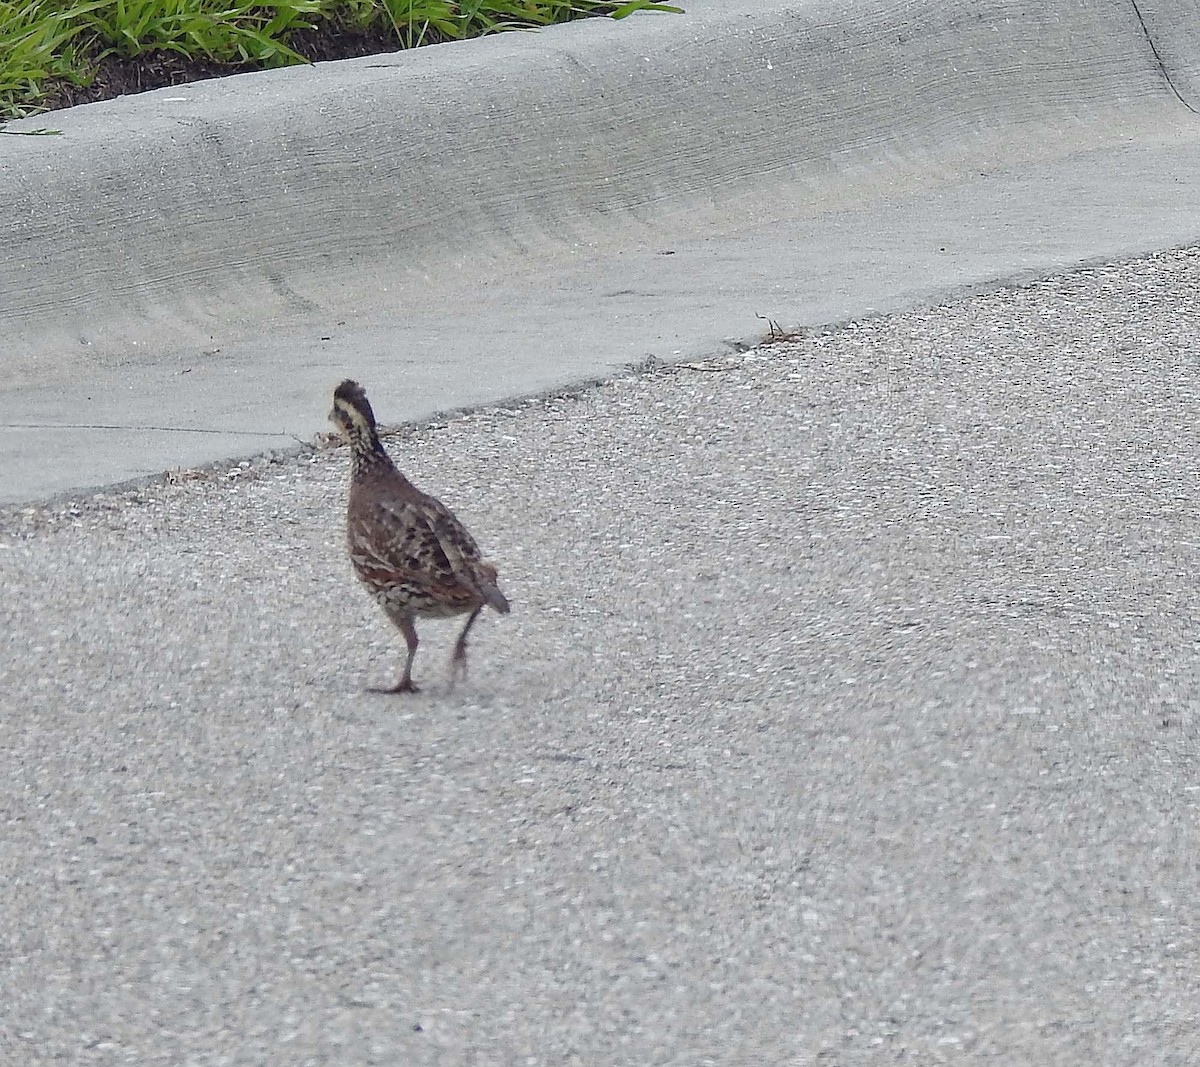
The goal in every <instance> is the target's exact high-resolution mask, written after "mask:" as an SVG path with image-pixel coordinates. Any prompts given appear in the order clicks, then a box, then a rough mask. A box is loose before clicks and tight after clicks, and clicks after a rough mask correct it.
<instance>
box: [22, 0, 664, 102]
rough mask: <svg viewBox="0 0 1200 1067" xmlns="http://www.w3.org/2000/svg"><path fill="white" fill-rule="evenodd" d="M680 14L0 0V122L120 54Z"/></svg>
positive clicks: (270, 49)
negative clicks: (326, 34) (315, 33)
mask: <svg viewBox="0 0 1200 1067" xmlns="http://www.w3.org/2000/svg"><path fill="white" fill-rule="evenodd" d="M640 10H657V11H679V10H680V8H678V7H673V6H670V5H668V4H665V3H657V2H653V0H629V2H614V3H602V2H593V0H461V2H459V3H452V2H450V0H274V2H272V0H266V2H258V3H249V2H246V0H82V2H79V0H0V119H3V118H15V117H19V116H21V115H28V114H33V113H35V112H37V111H39V110H44V108H45V102H46V101H47V100H53V97H54V90H55V86H56V85H63V84H73V85H88V84H90V80H91V78H92V75H93V71H94V69H95V66H96V63H97V62H99V61H100V60H101V59H103V58H105V57H107V56H110V55H116V56H119V57H121V58H124V59H129V60H135V59H136V58H137V57H138V56H140V55H143V54H145V53H148V52H177V53H179V54H180V55H182V56H185V57H187V58H189V59H204V60H208V61H211V62H215V63H221V64H228V65H230V68H231V71H232V70H237V69H260V68H267V67H279V66H287V65H289V64H292V63H304V62H307V60H306V59H305V58H304V56H303V55H301V54H300V52H299V51H298V50H296V49H295V48H293V44H295V42H294V41H293V40H292V35H293V34H295V33H296V32H297V31H302V30H309V29H315V28H319V27H324V28H326V29H328V30H334V31H340V30H348V31H351V32H353V31H354V30H368V29H369V30H377V29H379V28H390V29H391V30H392V31H393V32H394V33H395V36H396V38H397V40H398V41H399V44H400V46H402V47H413V46H416V45H421V44H430V43H434V42H441V41H456V40H460V39H462V38H466V37H479V36H481V35H483V34H488V33H496V32H498V31H501V30H510V29H528V28H531V27H538V26H548V25H551V24H552V23H557V22H567V21H569V20H571V19H576V18H584V17H588V16H594V15H607V16H611V17H612V18H624V17H625V16H626V15H629V14H632V13H633V12H634V11H640Z"/></svg>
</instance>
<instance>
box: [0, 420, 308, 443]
mask: <svg viewBox="0 0 1200 1067" xmlns="http://www.w3.org/2000/svg"><path fill="white" fill-rule="evenodd" d="M0 430H125V431H127V432H133V431H135V430H151V431H154V432H158V433H211V434H220V435H222V436H225V437H286V438H287V439H288V440H289V441H292V440H295V439H296V438H295V435H294V434H290V433H284V432H283V431H282V430H280V431H278V432H271V431H269V430H213V429H207V428H202V427H197V426H118V425H115V424H111V423H103V422H4V423H0Z"/></svg>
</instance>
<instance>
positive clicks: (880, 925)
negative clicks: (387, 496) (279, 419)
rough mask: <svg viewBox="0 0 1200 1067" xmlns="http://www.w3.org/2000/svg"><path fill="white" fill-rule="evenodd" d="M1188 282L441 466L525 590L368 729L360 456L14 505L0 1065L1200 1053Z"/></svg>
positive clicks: (480, 415)
mask: <svg viewBox="0 0 1200 1067" xmlns="http://www.w3.org/2000/svg"><path fill="white" fill-rule="evenodd" d="M1198 293H1200V252H1198V251H1196V250H1190V251H1178V252H1171V253H1164V254H1161V255H1154V256H1151V257H1148V258H1145V259H1141V260H1137V261H1133V262H1129V263H1125V264H1120V265H1114V266H1108V267H1101V268H1096V269H1089V270H1085V271H1081V272H1078V273H1074V274H1071V275H1068V276H1064V277H1059V278H1054V279H1051V280H1048V281H1045V282H1041V283H1037V284H1034V285H1032V286H1029V287H1027V288H1018V289H1006V290H1002V291H998V292H994V293H990V294H986V295H981V296H975V297H972V298H969V299H966V300H964V301H961V302H958V303H955V304H951V305H947V306H944V307H938V308H934V309H930V310H923V311H913V312H907V313H903V314H898V315H894V316H891V317H886V318H877V319H872V320H868V321H861V322H857V323H853V324H851V325H849V326H846V327H844V328H839V329H834V330H829V331H823V332H818V333H814V334H812V335H809V336H804V337H799V338H796V339H794V340H791V341H788V342H785V343H778V344H774V345H770V346H767V347H764V348H761V349H756V350H753V351H751V352H748V353H745V354H741V355H737V356H732V357H728V358H721V359H718V360H711V361H701V362H697V363H693V364H690V365H680V366H674V367H662V368H658V369H655V370H651V371H650V372H648V373H645V374H641V375H637V376H629V377H624V378H619V379H615V380H612V381H609V382H607V383H605V384H602V385H600V386H597V387H593V388H590V389H587V390H583V391H581V392H579V393H577V394H574V395H565V394H564V395H558V396H548V397H543V398H540V399H537V400H533V401H526V402H523V403H521V404H518V405H515V406H513V407H510V408H494V409H488V410H481V411H477V412H474V413H470V414H466V415H462V416H460V417H455V418H451V419H448V420H446V421H444V422H441V423H435V424H429V425H425V426H421V427H409V428H407V429H403V430H401V431H400V432H399V433H398V434H397V435H395V436H393V437H391V438H390V439H389V447H390V449H391V451H392V453H393V454H394V455H395V456H396V457H397V460H398V462H399V463H400V465H401V467H402V469H404V470H406V471H407V472H408V473H409V474H410V476H411V477H413V479H414V480H415V481H416V482H417V483H418V484H419V485H421V486H422V487H424V488H426V489H428V490H430V491H433V492H435V493H437V494H438V495H440V496H441V497H442V498H443V499H445V500H446V502H447V503H449V504H450V505H451V506H452V507H453V508H455V509H456V511H457V512H458V514H459V515H460V517H462V518H463V519H464V520H465V521H466V522H467V523H468V524H469V525H470V526H471V528H472V529H473V531H474V532H475V534H476V536H477V537H478V539H479V540H480V542H481V544H482V545H483V546H484V548H485V550H486V551H487V552H488V554H489V555H490V556H491V557H492V558H493V559H494V560H495V561H496V562H497V563H498V565H499V566H500V569H501V575H502V584H503V587H504V588H505V590H506V592H507V593H508V594H509V596H510V598H511V599H512V601H513V604H514V611H513V614H512V615H511V616H509V617H507V618H500V617H498V616H496V615H494V614H489V615H487V616H485V617H484V618H483V619H482V620H481V622H480V624H479V625H478V626H477V627H476V630H475V635H474V639H473V643H472V653H471V657H472V662H471V675H470V678H469V679H468V681H467V682H466V683H465V684H463V685H461V686H459V687H458V688H456V689H455V690H453V691H451V692H447V691H446V687H445V683H444V677H445V668H446V659H447V656H448V654H449V651H450V644H451V640H452V635H453V632H454V625H455V624H454V623H446V624H439V623H427V624H425V625H423V626H422V627H421V635H422V639H423V643H422V646H421V652H420V654H419V656H418V659H417V666H416V675H417V679H418V681H422V682H424V683H425V685H426V691H425V692H424V693H423V694H421V695H420V696H417V697H411V698H404V697H394V696H380V695H374V694H369V693H366V692H365V691H364V689H365V687H366V686H368V685H371V684H384V683H388V682H390V681H392V680H393V679H394V677H395V676H396V672H397V671H398V669H399V666H400V659H399V656H400V648H401V642H400V640H399V637H398V635H396V634H395V633H394V632H393V631H392V630H391V629H390V627H389V625H388V624H387V623H386V621H385V620H384V618H383V617H382V615H380V614H379V613H378V612H377V610H376V609H375V608H374V606H373V605H372V604H371V602H370V601H369V600H368V598H367V597H366V595H365V594H364V593H363V592H362V591H361V590H360V589H358V588H357V587H356V586H355V584H354V583H353V580H352V578H351V576H350V574H349V570H348V565H347V564H346V562H345V560H344V558H343V551H342V545H341V508H342V502H343V496H344V491H345V481H346V467H347V459H346V455H345V452H344V451H343V450H341V449H336V448H316V449H314V450H313V451H311V452H308V453H306V454H304V455H301V456H278V457H275V458H274V459H271V458H264V459H263V460H260V461H256V462H254V463H250V464H248V465H245V466H232V467H225V468H218V469H215V470H209V471H203V472H189V471H176V472H174V473H173V474H172V476H171V478H170V480H164V481H160V482H155V483H148V484H146V485H144V486H142V487H140V488H137V489H133V490H122V491H120V492H110V493H108V494H101V495H95V496H90V497H85V498H80V499H78V500H75V501H71V502H59V503H55V504H53V505H50V506H47V507H39V508H28V509H24V510H12V511H9V512H7V513H4V517H3V519H2V521H0V530H2V535H0V594H2V604H3V606H2V607H0V613H2V615H3V628H2V629H0V645H2V647H0V692H2V693H3V694H4V698H3V700H4V704H5V710H4V713H3V715H0V817H2V818H3V820H4V833H3V844H2V846H0V864H2V867H0V874H2V880H3V884H4V892H3V895H2V896H0V931H2V932H3V934H2V936H3V938H4V953H3V961H2V963H0V1048H2V1049H4V1050H5V1051H4V1052H3V1054H2V1056H0V1059H2V1060H3V1062H5V1063H13V1064H17V1063H20V1064H28V1065H36V1064H49V1063H79V1064H93V1063H95V1064H145V1065H150V1064H171V1065H181V1064H187V1065H205V1067H208V1065H213V1067H216V1065H242V1064H266V1063H287V1064H294V1065H308V1064H313V1065H315V1064H338V1065H366V1064H380V1065H383V1064H387V1065H395V1064H518V1063H519V1064H629V1065H650V1064H661V1065H701V1064H855V1063H865V1062H872V1063H875V1062H896V1063H910V1062H911V1063H953V1064H960V1063H976V1062H980V1063H982V1062H988V1063H1005V1064H1014V1063H1044V1064H1097V1063H1099V1064H1105V1065H1123V1064H1129V1065H1134V1064H1138V1065H1146V1064H1172V1065H1175V1064H1178V1065H1184V1064H1194V1063H1196V1062H1198V1061H1200V1037H1198V1036H1197V1035H1198V1034H1200V1007H1198V1005H1200V903H1198V900H1200V896H1198V894H1197V888H1198V886H1200V878H1198V872H1197V856H1200V830H1198V816H1200V774H1198V770H1200V747H1198V738H1200V720H1198V700H1200V687H1198V677H1200V675H1198V666H1200V655H1198V649H1200V644H1198V641H1197V624H1198V622H1200V610H1198V604H1197V596H1196V589H1195V575H1196V573H1197V563H1198V557H1200V548H1198V546H1200V521H1198V518H1197V510H1196V477H1197V466H1198V463H1200V430H1198V429H1197V419H1196V412H1197V404H1198V401H1200V353H1198V351H1197V346H1196V337H1197V327H1198V326H1200V305H1198V298H1197V294H1198ZM333 384H334V383H333V382H330V386H331V387H332V385H333ZM365 384H366V385H367V387H368V390H370V387H371V382H370V381H369V380H368V381H366V382H365ZM372 399H373V401H374V403H375V407H376V410H377V411H378V412H379V414H380V416H381V418H382V419H384V421H386V419H387V414H388V407H389V398H388V397H387V396H386V395H380V394H378V393H375V394H373V395H372ZM313 429H314V432H316V431H317V430H320V429H322V428H321V427H315V426H314V428H313Z"/></svg>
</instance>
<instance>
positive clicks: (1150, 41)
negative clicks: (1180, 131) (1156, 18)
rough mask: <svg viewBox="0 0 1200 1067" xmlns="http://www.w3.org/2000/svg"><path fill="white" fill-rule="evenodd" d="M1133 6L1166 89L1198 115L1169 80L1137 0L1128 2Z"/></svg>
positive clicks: (1169, 74)
mask: <svg viewBox="0 0 1200 1067" xmlns="http://www.w3.org/2000/svg"><path fill="white" fill-rule="evenodd" d="M1129 2H1130V4H1132V5H1133V13H1134V14H1135V15H1136V16H1137V20H1138V24H1139V25H1140V26H1141V27H1142V34H1143V36H1144V37H1145V38H1146V43H1147V44H1148V45H1149V46H1150V51H1151V52H1153V53H1154V59H1155V62H1156V63H1157V64H1158V71H1159V73H1160V74H1161V75H1162V76H1163V80H1164V81H1165V82H1166V83H1167V87H1168V88H1169V89H1170V90H1171V92H1172V93H1174V94H1175V97H1176V99H1177V100H1178V101H1179V102H1180V103H1181V104H1182V105H1183V106H1184V107H1186V108H1187V109H1188V110H1189V111H1190V112H1191V113H1192V114H1193V115H1200V111H1198V110H1197V109H1196V108H1194V107H1192V105H1191V104H1190V103H1188V101H1187V98H1186V97H1185V96H1184V95H1183V93H1181V92H1180V91H1179V89H1178V88H1177V87H1176V85H1175V82H1174V81H1173V80H1172V78H1171V72H1170V70H1169V69H1168V68H1167V63H1166V60H1165V59H1163V57H1162V53H1161V52H1159V50H1158V45H1156V44H1155V43H1154V37H1153V35H1152V34H1151V33H1150V27H1149V26H1147V25H1146V19H1145V18H1144V17H1143V15H1142V9H1141V8H1140V7H1138V2H1137V0H1129Z"/></svg>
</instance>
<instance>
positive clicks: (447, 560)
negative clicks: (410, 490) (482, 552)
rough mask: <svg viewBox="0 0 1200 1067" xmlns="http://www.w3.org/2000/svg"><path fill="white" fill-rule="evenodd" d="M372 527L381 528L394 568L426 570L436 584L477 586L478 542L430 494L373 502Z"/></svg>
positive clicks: (480, 591) (476, 590) (475, 590)
mask: <svg viewBox="0 0 1200 1067" xmlns="http://www.w3.org/2000/svg"><path fill="white" fill-rule="evenodd" d="M375 510H376V514H377V516H378V517H377V519H376V529H377V530H380V531H385V533H384V538H383V539H382V540H385V541H386V542H387V549H386V557H387V559H388V560H389V562H390V563H391V564H392V565H393V566H395V567H396V568H397V569H398V570H399V569H403V570H416V571H421V572H422V573H424V574H426V575H427V576H428V577H429V579H430V580H431V582H432V584H435V585H438V586H450V585H455V584H457V585H460V586H463V587H465V588H466V589H469V590H470V591H471V592H472V593H475V594H476V595H481V596H482V595H483V594H484V590H483V589H482V588H481V587H480V574H479V564H480V562H481V560H480V556H479V546H478V545H477V544H476V543H475V539H474V538H473V537H472V536H471V535H470V533H468V532H467V529H466V527H464V526H463V524H462V523H460V522H459V521H458V520H457V519H456V518H455V517H454V515H453V514H452V513H451V512H450V511H449V509H447V508H446V507H445V506H444V505H442V504H440V503H438V502H437V501H435V500H433V499H432V498H426V499H421V500H396V501H386V502H381V503H378V504H376V505H375Z"/></svg>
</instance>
